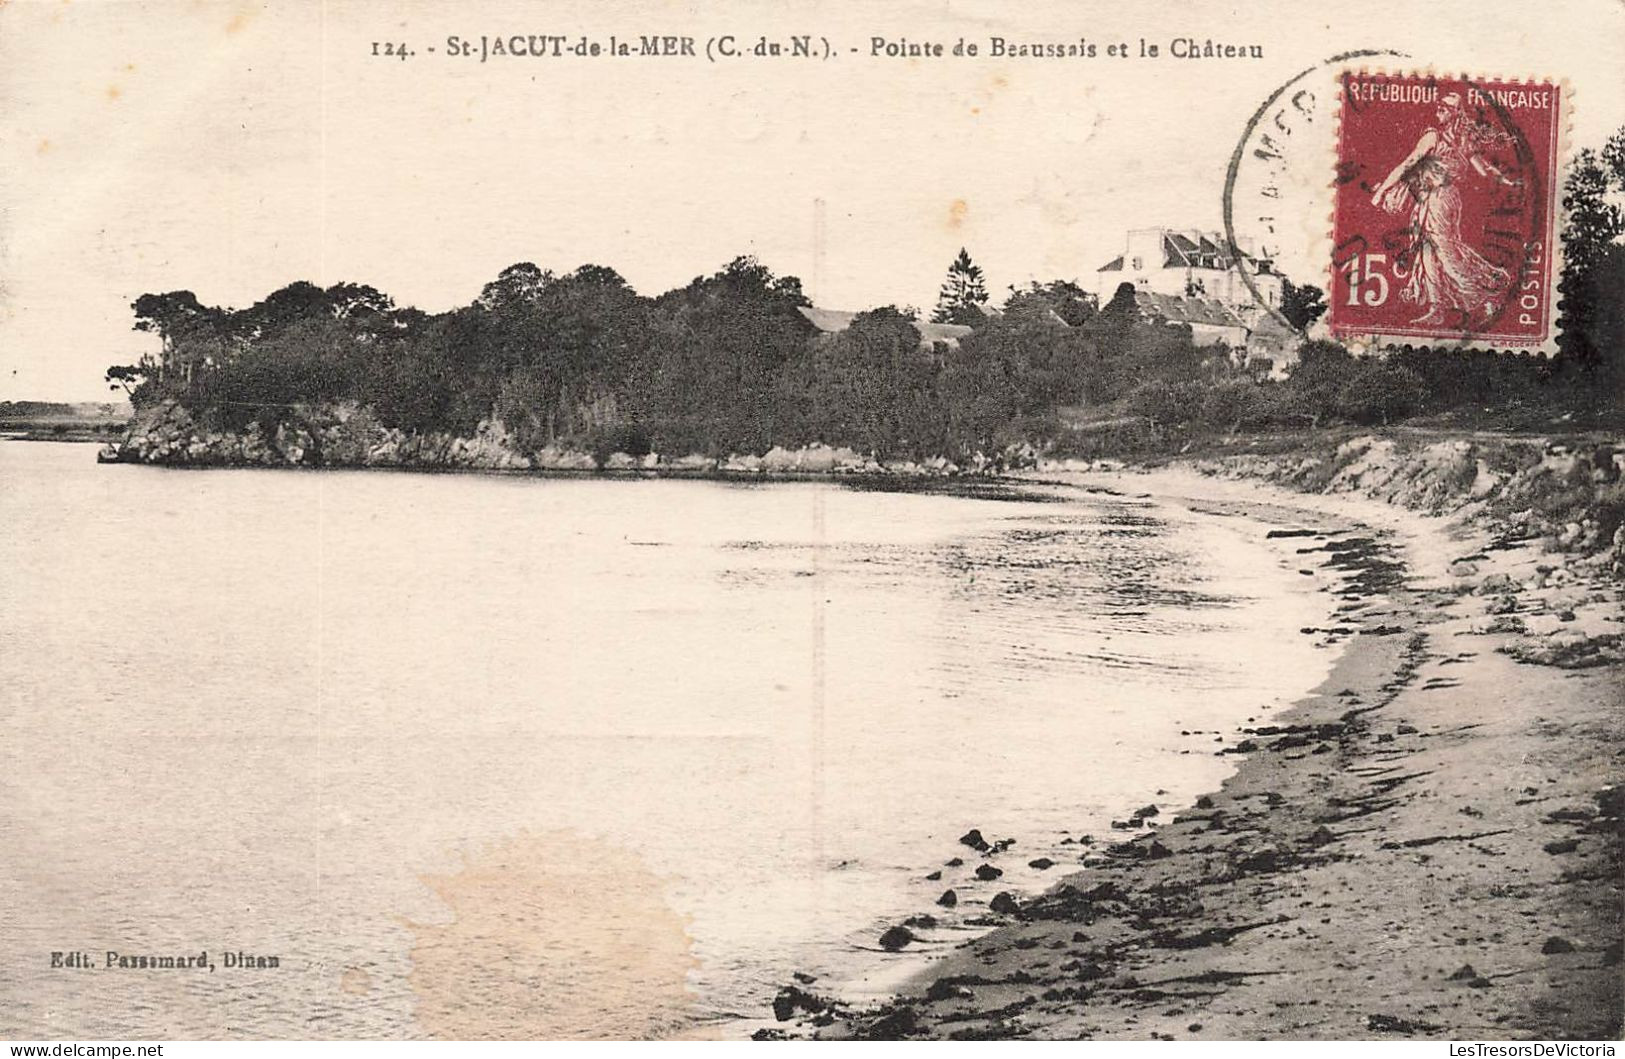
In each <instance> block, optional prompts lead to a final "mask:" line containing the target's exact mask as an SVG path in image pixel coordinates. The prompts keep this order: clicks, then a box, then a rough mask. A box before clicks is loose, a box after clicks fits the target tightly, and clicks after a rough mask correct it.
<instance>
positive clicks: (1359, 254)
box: [1223, 51, 1561, 348]
mask: <svg viewBox="0 0 1625 1059" xmlns="http://www.w3.org/2000/svg"><path fill="white" fill-rule="evenodd" d="M1399 54H1400V53H1397V52H1393V51H1358V52H1348V53H1344V54H1342V55H1337V56H1333V57H1332V58H1330V59H1328V60H1326V61H1325V62H1322V63H1318V64H1316V65H1315V66H1312V67H1309V68H1307V69H1305V70H1303V71H1301V72H1300V73H1298V74H1297V75H1296V76H1295V77H1293V78H1292V79H1290V80H1289V81H1287V82H1286V83H1285V84H1283V85H1282V86H1281V87H1280V88H1278V89H1276V91H1275V92H1274V93H1272V94H1271V95H1270V97H1269V98H1268V99H1266V100H1265V101H1264V103H1263V104H1262V105H1261V106H1260V107H1259V108H1258V110H1257V111H1256V112H1255V113H1254V114H1253V116H1252V118H1251V119H1250V120H1249V121H1248V123H1247V125H1246V127H1245V129H1244V130H1243V133H1242V136H1241V138H1240V140H1239V141H1238V143H1237V145H1236V149H1235V151H1234V153H1233V154H1232V157H1231V162H1230V166H1229V170H1228V172H1227V174H1226V180H1225V190H1224V203H1223V208H1224V220H1225V237H1226V240H1227V242H1228V244H1229V245H1228V250H1229V253H1230V255H1231V257H1232V259H1233V260H1234V261H1235V263H1236V264H1237V265H1238V266H1239V267H1238V272H1239V274H1240V276H1241V278H1242V280H1243V282H1244V283H1245V285H1246V287H1247V289H1248V291H1249V293H1250V294H1251V295H1252V297H1253V299H1254V300H1255V302H1256V303H1257V305H1258V306H1259V308H1260V309H1261V310H1262V311H1263V312H1265V313H1268V314H1269V315H1270V316H1272V317H1274V318H1275V319H1276V320H1277V321H1278V322H1279V323H1280V324H1282V325H1285V326H1287V327H1289V328H1291V329H1292V330H1294V331H1298V332H1299V333H1300V334H1301V333H1302V330H1303V329H1302V328H1301V327H1300V326H1298V324H1299V323H1300V322H1301V319H1302V317H1301V314H1300V315H1299V318H1298V319H1297V320H1294V319H1290V318H1289V316H1288V312H1289V311H1290V309H1289V307H1287V306H1285V305H1282V304H1281V303H1280V293H1281V291H1282V289H1283V287H1285V286H1286V283H1287V282H1290V281H1296V282H1297V283H1299V284H1307V283H1315V282H1324V284H1325V292H1324V293H1325V297H1326V300H1327V322H1328V325H1329V329H1330V331H1331V333H1332V334H1333V335H1334V336H1336V337H1338V338H1342V339H1344V340H1348V341H1352V342H1353V343H1354V344H1356V345H1358V344H1361V343H1370V344H1420V345H1430V346H1441V347H1462V346H1469V345H1486V344H1487V345H1495V346H1505V347H1524V348H1530V347H1535V346H1539V345H1541V344H1542V343H1543V342H1544V341H1545V340H1546V339H1548V338H1549V336H1550V333H1551V324H1552V319H1551V318H1552V315H1553V301H1554V297H1553V282H1552V281H1553V277H1554V273H1555V263H1554V261H1553V260H1552V258H1553V253H1552V251H1553V249H1554V247H1553V246H1552V239H1551V233H1552V227H1553V218H1554V201H1553V197H1552V193H1551V183H1552V176H1553V174H1554V173H1555V167H1556V157H1557V146H1558V137H1559V119H1560V116H1559V114H1558V110H1559V106H1560V104H1561V92H1560V90H1559V89H1558V87H1557V86H1555V85H1552V84H1551V83H1549V82H1527V81H1508V80H1496V79H1489V78H1469V77H1449V76H1443V75H1438V74H1434V73H1386V72H1376V73H1373V72H1369V71H1368V70H1366V69H1362V68H1359V67H1361V66H1363V65H1364V64H1365V63H1367V62H1369V61H1370V60H1372V59H1373V58H1378V59H1380V58H1382V57H1390V56H1397V55H1399Z"/></svg>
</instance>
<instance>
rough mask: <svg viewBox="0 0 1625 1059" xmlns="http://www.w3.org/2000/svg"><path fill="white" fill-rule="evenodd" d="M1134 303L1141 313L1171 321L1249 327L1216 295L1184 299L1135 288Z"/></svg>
mask: <svg viewBox="0 0 1625 1059" xmlns="http://www.w3.org/2000/svg"><path fill="white" fill-rule="evenodd" d="M1134 304H1135V305H1137V306H1139V309H1140V312H1142V313H1144V314H1146V315H1150V316H1160V317H1161V318H1162V319H1164V320H1166V321H1168V322H1169V323H1171V324H1204V325H1206V326H1208V327H1246V326H1247V324H1246V321H1244V320H1242V318H1241V317H1240V316H1238V315H1236V314H1235V313H1234V312H1232V311H1231V310H1230V309H1228V308H1227V307H1225V305H1224V304H1223V303H1221V302H1218V301H1215V300H1213V299H1212V298H1180V297H1177V296H1175V295H1172V294H1156V293H1153V292H1151V291H1135V292H1134Z"/></svg>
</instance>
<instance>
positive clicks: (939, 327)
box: [797, 305, 991, 346]
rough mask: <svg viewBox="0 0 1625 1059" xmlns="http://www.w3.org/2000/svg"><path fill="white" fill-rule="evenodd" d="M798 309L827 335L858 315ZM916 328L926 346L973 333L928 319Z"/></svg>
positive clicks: (805, 307)
mask: <svg viewBox="0 0 1625 1059" xmlns="http://www.w3.org/2000/svg"><path fill="white" fill-rule="evenodd" d="M797 311H798V312H800V313H801V315H802V316H804V317H806V318H807V322H808V323H810V324H812V325H813V326H814V327H816V328H817V329H818V330H819V331H822V332H823V333H824V334H826V335H838V334H840V333H841V332H842V331H845V330H846V329H847V328H849V327H851V326H852V321H853V320H854V319H856V318H857V315H858V314H857V313H855V312H847V311H845V310H842V309H820V308H818V307H817V306H813V305H803V306H801V307H800V308H799V309H798V310H797ZM990 315H991V314H990ZM914 328H915V330H917V331H919V332H920V344H921V345H924V346H929V345H931V344H932V343H934V342H946V343H948V344H949V345H957V344H958V343H959V340H960V339H961V338H964V337H965V336H966V335H968V334H970V333H971V328H969V327H966V326H965V325H964V324H934V323H931V322H929V321H926V322H923V323H916V324H915V325H914Z"/></svg>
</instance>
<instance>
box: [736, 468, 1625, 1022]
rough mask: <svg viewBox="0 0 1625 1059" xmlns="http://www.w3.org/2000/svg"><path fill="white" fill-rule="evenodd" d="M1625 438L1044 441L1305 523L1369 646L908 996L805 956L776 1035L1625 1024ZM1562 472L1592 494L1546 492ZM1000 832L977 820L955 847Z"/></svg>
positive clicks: (1052, 471) (1183, 491)
mask: <svg viewBox="0 0 1625 1059" xmlns="http://www.w3.org/2000/svg"><path fill="white" fill-rule="evenodd" d="M1509 449H1511V450H1512V451H1509ZM1608 455H1609V456H1610V457H1611V458H1610V459H1609V460H1607V461H1606V462H1605V461H1604V460H1602V459H1600V458H1599V456H1598V451H1597V450H1596V449H1594V448H1583V447H1582V448H1575V447H1573V446H1566V447H1565V446H1559V445H1555V444H1553V443H1550V442H1545V441H1539V440H1536V441H1516V442H1514V441H1509V440H1506V439H1489V440H1487V441H1486V440H1478V441H1468V442H1464V441H1462V440H1459V439H1457V440H1452V441H1446V442H1438V441H1422V442H1419V443H1417V444H1411V445H1406V444H1404V443H1403V442H1394V441H1392V440H1390V439H1380V438H1372V439H1358V440H1355V441H1351V442H1348V443H1346V444H1345V445H1344V446H1341V447H1340V448H1339V449H1338V450H1337V451H1336V452H1335V453H1308V454H1294V455H1291V456H1284V457H1281V456H1277V457H1241V458H1239V459H1236V458H1232V459H1226V460H1206V461H1199V462H1192V463H1190V464H1187V465H1185V466H1183V467H1177V468H1174V469H1166V468H1165V469H1162V470H1160V471H1156V472H1152V473H1150V474H1143V473H1138V472H1136V471H1125V472H1122V473H1113V474H1104V475H1103V474H1101V473H1099V472H1098V470H1095V469H1091V470H1089V471H1087V472H1084V471H1080V470H1079V469H1078V468H1075V467H1073V468H1069V467H1065V466H1056V465H1050V466H1049V467H1047V468H1046V469H1045V472H1044V477H1045V478H1046V479H1049V480H1055V479H1056V478H1060V479H1061V480H1065V481H1070V482H1071V483H1072V484H1075V485H1078V486H1082V487H1088V488H1106V489H1113V490H1117V491H1120V492H1125V493H1130V494H1136V495H1138V494H1143V493H1151V494H1156V495H1159V496H1163V497H1166V498H1180V499H1182V500H1183V502H1185V503H1187V504H1190V505H1192V506H1200V507H1201V508H1202V509H1203V510H1208V511H1213V512H1216V513H1221V514H1232V515H1235V516H1237V517H1242V518H1247V519H1250V520H1254V521H1258V522H1260V523H1261V526H1260V532H1271V533H1274V534H1277V535H1289V536H1293V537H1301V546H1300V547H1299V549H1298V552H1299V554H1300V555H1301V556H1302V557H1303V562H1304V563H1305V565H1306V567H1308V566H1311V565H1312V566H1314V567H1316V568H1320V569H1323V570H1327V571H1330V572H1334V573H1335V574H1336V575H1337V581H1336V583H1335V585H1334V586H1333V587H1332V588H1331V589H1330V590H1331V591H1334V592H1336V593H1337V596H1338V598H1339V600H1340V601H1341V603H1340V606H1339V608H1338V614H1339V621H1338V622H1337V624H1336V627H1335V628H1334V629H1332V630H1307V629H1306V630H1303V631H1304V632H1305V633H1308V634H1317V635H1325V634H1328V633H1334V632H1335V633H1337V634H1338V635H1339V636H1340V637H1341V639H1342V640H1343V642H1344V643H1346V645H1347V646H1346V648H1345V649H1344V651H1343V653H1342V655H1341V656H1340V658H1339V660H1338V662H1337V665H1336V667H1335V669H1334V671H1333V673H1332V675H1331V676H1330V678H1329V679H1328V680H1327V681H1326V682H1325V683H1324V684H1323V685H1322V686H1321V687H1320V688H1319V689H1317V691H1316V692H1315V693H1314V694H1313V695H1312V696H1310V697H1309V698H1308V699H1306V700H1304V701H1302V702H1300V703H1299V704H1298V705H1297V706H1295V707H1294V708H1293V709H1292V710H1291V711H1290V712H1289V713H1288V714H1286V715H1284V716H1282V717H1280V718H1278V719H1276V720H1275V723H1272V724H1270V725H1267V726H1248V727H1244V728H1242V729H1241V730H1240V731H1239V732H1237V733H1236V739H1237V740H1239V741H1236V742H1233V743H1232V744H1231V746H1230V747H1229V748H1228V749H1227V750H1226V751H1222V752H1233V753H1235V754H1236V755H1237V760H1238V768H1237V771H1236V773H1235V774H1234V775H1233V776H1232V778H1231V779H1229V780H1228V781H1226V782H1225V783H1224V784H1223V786H1222V788H1221V789H1220V790H1218V791H1215V792H1212V793H1211V794H1209V795H1206V796H1203V797H1202V798H1201V799H1199V800H1198V801H1197V802H1196V803H1195V804H1194V805H1191V806H1188V807H1185V808H1184V809H1174V808H1173V807H1170V806H1158V807H1153V806H1147V807H1145V808H1144V809H1142V810H1140V811H1139V812H1138V813H1135V814H1132V815H1131V819H1130V820H1126V821H1123V822H1122V823H1123V824H1124V825H1125V830H1127V831H1130V832H1131V833H1133V837H1131V838H1128V840H1127V841H1115V842H1114V841H1113V839H1122V838H1124V837H1125V836H1124V835H1121V834H1118V835H1111V836H1106V835H1102V836H1090V837H1087V838H1084V839H1080V840H1079V841H1080V843H1087V845H1084V846H1083V852H1082V856H1081V857H1080V862H1081V868H1082V870H1081V871H1078V872H1076V873H1075V874H1073V875H1071V876H1069V877H1067V878H1066V879H1064V880H1063V881H1061V882H1060V883H1059V884H1058V885H1057V886H1055V887H1054V888H1052V889H1051V890H1049V891H1048V892H1046V893H1045V894H1043V895H1040V896H1038V897H1035V898H1029V899H1024V898H1022V897H1021V896H1020V895H1016V894H1001V895H999V896H998V897H996V898H995V899H994V900H995V902H996V907H994V906H990V908H989V909H988V912H989V914H990V917H991V919H992V920H993V921H995V922H997V923H998V924H1000V925H998V926H997V927H996V928H995V929H993V930H992V931H991V932H990V933H987V934H985V935H983V936H982V937H980V938H978V939H976V940H973V941H971V942H969V943H967V944H966V945H963V946H961V947H959V948H958V949H956V950H954V951H953V952H952V953H951V954H950V955H948V956H947V957H946V958H944V959H942V960H941V961H939V962H937V963H935V964H933V965H931V966H930V967H929V968H928V969H927V970H925V971H923V972H921V973H919V974H917V975H916V976H915V977H914V978H913V979H911V980H910V982H909V983H908V984H907V985H906V986H905V987H904V988H902V989H901V990H899V992H898V995H897V997H896V998H895V999H894V1000H892V1001H891V1002H889V1003H885V1004H881V1005H878V1006H874V1007H868V1008H854V1007H852V1006H849V1005H847V1004H844V1003H842V1002H841V1001H840V1000H839V999H831V998H830V997H827V996H824V995H821V994H820V992H819V989H820V985H821V983H818V982H814V981H804V980H798V981H797V982H795V983H791V984H787V985H786V987H785V988H784V990H782V991H781V992H780V994H779V997H778V1001H777V1002H776V1004H775V1005H774V1015H775V1017H776V1018H777V1019H778V1020H779V1021H778V1024H777V1025H776V1026H775V1027H772V1028H767V1029H763V1030H760V1031H758V1034H757V1036H758V1037H761V1038H768V1039H772V1038H778V1037H783V1036H789V1037H809V1036H810V1037H816V1038H836V1039H850V1038H859V1039H893V1038H921V1039H983V1038H1009V1037H1029V1038H1035V1039H1055V1038H1061V1039H1073V1038H1102V1039H1146V1038H1148V1037H1149V1038H1162V1039H1174V1038H1179V1039H1255V1038H1287V1039H1295V1038H1320V1039H1369V1038H1380V1037H1392V1038H1401V1039H1403V1038H1414V1039H1463V1038H1480V1039H1483V1038H1530V1039H1617V1038H1618V1036H1619V1035H1620V1033H1621V1029H1622V1027H1621V1005H1622V1001H1621V998H1622V996H1625V992H1622V990H1625V968H1622V964H1621V937H1622V933H1621V932H1622V924H1621V880H1622V878H1625V853H1622V849H1625V836H1622V819H1625V787H1622V785H1621V780H1622V778H1625V775H1622V772H1625V770H1622V768H1621V761H1622V760H1625V732H1622V730H1621V724H1620V720H1619V715H1618V706H1619V702H1620V698H1621V683H1622V679H1621V678H1622V674H1625V668H1622V666H1625V663H1622V655H1621V645H1622V637H1621V633H1622V632H1625V614H1622V610H1621V606H1620V604H1621V598H1622V596H1621V590H1620V582H1619V578H1618V574H1619V570H1620V558H1621V555H1620V548H1619V544H1620V536H1621V535H1620V533H1619V531H1618V529H1617V527H1613V528H1612V530H1611V528H1610V527H1609V520H1610V518H1611V517H1612V516H1611V515H1610V514H1609V512H1608V510H1607V505H1608V504H1609V503H1610V502H1611V497H1613V496H1615V495H1617V489H1618V483H1619V475H1618V462H1617V461H1618V459H1619V454H1618V451H1617V450H1616V449H1613V448H1612V447H1610V448H1609V449H1608ZM1260 483H1268V484H1260ZM1559 487H1561V488H1564V489H1567V488H1572V489H1574V490H1577V491H1579V492H1581V493H1584V494H1586V495H1588V496H1589V497H1590V498H1591V499H1590V501H1589V506H1588V507H1586V508H1585V509H1584V510H1580V509H1575V508H1573V507H1570V506H1568V505H1566V504H1563V503H1552V502H1550V500H1551V496H1552V494H1553V493H1554V490H1556V489H1558V488H1559ZM1287 489H1291V490H1293V491H1294V492H1293V493H1291V494H1288V493H1287V492H1285V490H1287ZM1412 511H1428V512H1433V513H1437V514H1443V513H1447V512H1448V513H1450V514H1451V516H1452V518H1451V520H1450V521H1449V522H1445V521H1444V520H1442V519H1438V518H1418V517H1417V516H1415V515H1413V514H1411V512H1412ZM1564 516H1573V517H1564ZM1304 527H1312V528H1304ZM1610 530H1611V531H1610ZM1001 855H1003V856H1011V855H1014V854H1011V853H1004V852H1003V851H1001V850H998V849H994V848H991V847H990V848H989V849H987V850H979V849H978V850H973V851H972V852H970V853H966V851H965V850H963V849H961V850H959V855H958V856H956V857H955V858H954V859H955V860H958V861H960V862H961V863H964V864H965V865H966V866H965V867H963V868H958V869H951V870H958V871H975V870H978V869H981V868H991V869H994V870H996V866H997V863H998V860H999V859H1000V857H1001ZM950 863H952V861H950ZM951 881H952V880H946V879H945V883H946V882H951ZM888 933H891V940H892V942H893V943H894V944H897V943H899V942H901V943H902V944H901V945H899V946H898V947H899V948H901V949H903V950H904V951H905V952H906V950H907V941H906V939H904V938H903V936H902V935H901V934H898V933H892V932H891V931H890V930H888ZM884 941H885V939H884V937H883V938H882V944H883V945H884Z"/></svg>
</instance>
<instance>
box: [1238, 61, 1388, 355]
mask: <svg viewBox="0 0 1625 1059" xmlns="http://www.w3.org/2000/svg"><path fill="white" fill-rule="evenodd" d="M1404 57H1405V54H1404V53H1403V52H1398V51H1393V50H1391V49H1362V50H1356V51H1348V52H1342V53H1340V54H1337V55H1333V56H1331V57H1330V58H1328V59H1325V60H1323V61H1321V62H1318V63H1315V64H1314V65H1312V66H1308V67H1305V68H1304V69H1302V70H1300V71H1298V72H1297V73H1296V74H1294V75H1293V76H1292V77H1291V78H1289V79H1288V80H1287V81H1285V82H1284V83H1283V84H1281V86H1280V87H1278V88H1277V89H1275V91H1273V92H1271V93H1270V95H1269V97H1268V98H1266V99H1265V100H1264V101H1263V102H1262V103H1261V104H1259V106H1258V109H1257V110H1255V111H1254V112H1253V114H1252V116H1251V117H1250V118H1248V120H1247V123H1246V125H1245V127H1244V128H1243V129H1242V133H1241V138H1240V139H1239V140H1238V141H1237V142H1236V147H1235V150H1234V151H1233V152H1232V154H1231V156H1230V165H1229V167H1228V168H1227V170H1226V172H1225V180H1224V201H1223V211H1224V237H1225V243H1226V251H1227V252H1228V254H1229V257H1230V259H1231V260H1232V261H1233V262H1235V264H1236V266H1237V272H1238V273H1239V275H1240V276H1241V279H1242V282H1243V283H1244V285H1245V286H1246V288H1247V291H1248V293H1249V294H1250V295H1251V296H1252V299H1253V301H1254V302H1255V303H1256V305H1257V306H1258V309H1259V311H1260V312H1261V313H1263V314H1264V315H1267V316H1269V317H1271V318H1273V319H1274V320H1275V321H1276V322H1277V323H1278V324H1279V325H1280V326H1282V327H1284V328H1286V329H1288V330H1289V331H1291V332H1297V333H1298V334H1300V335H1301V334H1302V333H1303V331H1304V328H1303V327H1301V326H1300V325H1299V323H1298V322H1297V321H1296V320H1293V319H1289V318H1288V316H1287V315H1286V313H1285V312H1284V308H1286V307H1284V306H1283V304H1282V293H1283V290H1282V286H1283V285H1282V283H1281V282H1280V281H1281V280H1282V279H1285V280H1288V281H1290V282H1293V283H1297V284H1300V285H1308V284H1319V283H1321V282H1323V281H1324V277H1325V275H1326V271H1327V270H1326V263H1325V262H1326V258H1327V255H1328V254H1329V247H1330V245H1331V244H1330V235H1331V225H1330V220H1331V208H1330V204H1329V202H1328V201H1327V194H1326V192H1327V187H1328V185H1329V183H1330V181H1331V174H1330V173H1329V172H1328V170H1327V163H1328V159H1329V158H1331V157H1332V154H1331V152H1332V151H1333V149H1334V145H1333V136H1334V135H1335V131H1336V105H1337V100H1336V95H1337V81H1336V72H1337V70H1338V69H1340V68H1342V67H1345V66H1347V65H1348V64H1350V63H1357V62H1368V61H1372V60H1382V59H1388V58H1404ZM1265 276H1273V277H1274V279H1273V280H1265V279H1263V278H1262V277H1265Z"/></svg>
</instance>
